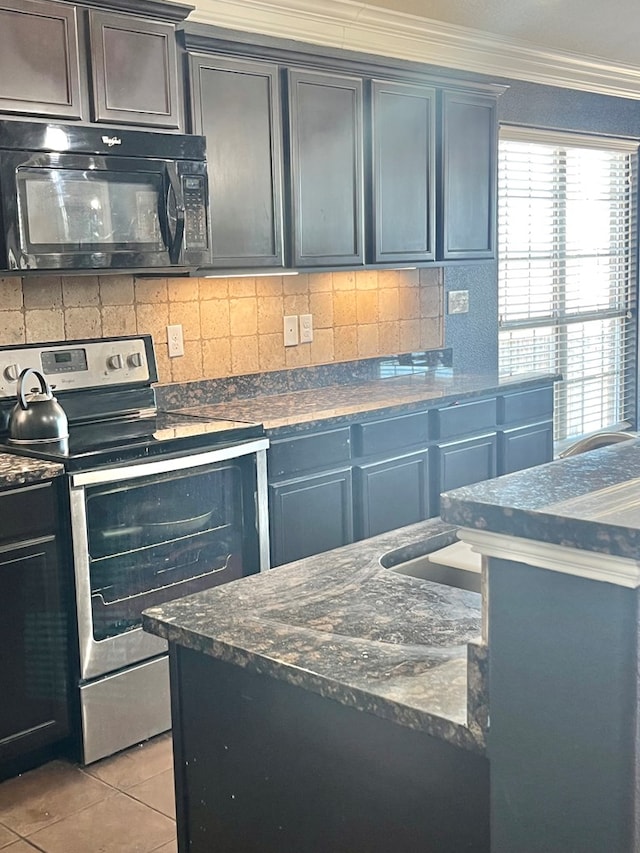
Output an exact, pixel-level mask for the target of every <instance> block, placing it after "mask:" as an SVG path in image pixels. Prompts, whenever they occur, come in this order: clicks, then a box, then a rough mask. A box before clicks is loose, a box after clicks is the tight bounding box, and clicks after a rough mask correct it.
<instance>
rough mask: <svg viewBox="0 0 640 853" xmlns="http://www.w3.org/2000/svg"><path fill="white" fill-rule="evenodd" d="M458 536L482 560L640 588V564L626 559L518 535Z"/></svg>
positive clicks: (467, 530) (478, 533)
mask: <svg viewBox="0 0 640 853" xmlns="http://www.w3.org/2000/svg"><path fill="white" fill-rule="evenodd" d="M458 537H459V538H460V539H461V540H462V541H463V542H466V543H467V544H468V545H471V549H472V550H473V551H475V552H477V553H479V554H482V555H483V556H484V557H497V558H498V559H500V560H509V561H511V562H514V563H525V564H526V565H528V566H537V567H538V568H541V569H548V570H549V571H551V572H559V573H560V574H563V575H573V576H574V577H579V578H586V579H587V580H592V581H602V582H604V583H612V584H615V585H616V586H623V587H626V588H627V589H638V588H639V587H640V562H638V560H632V559H630V558H629V557H617V556H613V555H611V554H601V553H597V552H595V551H581V550H579V549H578V548H569V547H568V546H566V545H555V544H552V543H549V542H540V541H539V540H533V539H521V538H520V537H518V536H508V535H507V534H503V533H491V532H489V531H486V530H475V529H472V528H468V527H464V528H461V529H460V530H458Z"/></svg>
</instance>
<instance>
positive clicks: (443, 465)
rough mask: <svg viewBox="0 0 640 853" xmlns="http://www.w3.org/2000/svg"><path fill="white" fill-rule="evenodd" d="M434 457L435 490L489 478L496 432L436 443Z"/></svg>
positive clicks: (493, 464)
mask: <svg viewBox="0 0 640 853" xmlns="http://www.w3.org/2000/svg"><path fill="white" fill-rule="evenodd" d="M438 459H439V464H438V473H439V480H438V493H442V492H448V491H449V490H450V489H458V488H460V487H461V486H469V485H471V483H479V482H480V481H482V480H490V479H492V478H493V477H495V476H496V474H497V436H496V433H495V432H493V433H488V434H487V435H482V436H478V437H474V438H467V439H462V440H460V441H451V442H447V443H445V444H440V445H438Z"/></svg>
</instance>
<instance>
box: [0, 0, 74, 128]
mask: <svg viewBox="0 0 640 853" xmlns="http://www.w3.org/2000/svg"><path fill="white" fill-rule="evenodd" d="M79 50H80V47H79V36H78V18H77V11H76V8H75V7H74V6H71V5H69V4H67V3H58V2H53V0H0V112H8V113H20V114H27V115H42V116H51V117H52V118H64V119H79V118H81V117H82V103H81V82H80V59H79Z"/></svg>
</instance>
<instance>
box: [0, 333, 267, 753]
mask: <svg viewBox="0 0 640 853" xmlns="http://www.w3.org/2000/svg"><path fill="white" fill-rule="evenodd" d="M27 367H33V368H35V369H36V370H38V371H40V372H42V373H43V374H44V376H45V377H46V379H47V380H48V382H49V384H50V385H51V387H52V388H53V390H54V393H55V395H56V397H57V399H58V402H59V403H60V404H61V405H62V407H63V409H64V410H65V412H66V414H67V417H68V419H69V426H70V434H69V444H68V449H64V448H60V447H58V446H56V444H55V443H52V444H50V445H47V444H37V445H33V446H24V445H22V446H20V447H15V446H11V445H9V444H7V443H6V442H7V425H8V418H9V412H10V410H11V408H12V406H13V405H14V404H15V402H16V380H17V378H18V376H19V373H20V371H21V370H23V369H24V368H27ZM156 381H157V369H156V361H155V356H154V351H153V344H152V339H151V337H150V336H148V335H139V336H136V337H120V338H108V339H100V340H95V339H94V340H79V341H66V342H58V343H47V344H27V345H20V346H12V347H3V348H0V448H1V449H2V450H3V451H4V452H11V453H20V454H23V455H27V456H32V457H35V458H40V459H48V460H52V461H57V462H60V463H62V464H63V465H64V469H65V475H64V478H65V487H66V506H65V508H64V512H65V516H66V518H65V520H66V522H67V528H68V530H69V531H70V539H71V552H72V562H73V576H74V582H75V611H76V617H77V638H78V658H79V671H78V673H77V686H78V691H79V708H80V718H81V736H82V760H83V761H84V763H87V764H88V763H90V762H93V761H96V760H98V759H99V758H103V757H104V756H106V755H110V754H112V753H114V752H116V751H118V750H120V749H123V748H125V747H126V746H130V745H131V744H134V743H138V742H139V741H141V740H144V739H146V738H148V737H151V736H152V735H154V734H158V733H159V732H161V731H165V730H167V729H169V728H170V726H171V717H170V707H169V680H168V663H167V655H166V644H165V642H164V641H162V640H160V639H159V638H157V637H154V636H151V635H149V634H146V633H144V632H143V631H142V629H141V615H140V614H141V612H142V610H144V609H145V608H146V607H150V606H152V605H154V604H158V603H160V602H163V601H167V600H169V599H173V598H179V597H182V596H184V595H187V594H189V593H192V592H198V591H201V590H203V589H206V588H208V587H211V586H215V585H218V584H220V583H224V582H227V581H231V580H233V579H235V578H239V577H242V576H244V575H248V574H252V573H255V572H258V571H262V570H265V569H267V568H268V561H269V542H268V519H267V485H266V449H267V446H268V440H267V439H266V438H265V437H264V430H263V429H262V425H261V424H249V423H243V422H238V421H224V420H210V419H207V418H199V417H197V416H187V415H184V414H179V413H172V412H166V411H159V410H158V408H157V405H156V397H155V390H154V387H153V383H155V382H156ZM34 384H37V383H34Z"/></svg>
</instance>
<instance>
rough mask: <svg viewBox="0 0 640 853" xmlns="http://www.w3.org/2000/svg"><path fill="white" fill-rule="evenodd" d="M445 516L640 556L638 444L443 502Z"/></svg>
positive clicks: (501, 480)
mask: <svg viewBox="0 0 640 853" xmlns="http://www.w3.org/2000/svg"><path fill="white" fill-rule="evenodd" d="M440 511H441V514H442V517H443V518H444V519H446V520H448V521H450V522H451V523H453V524H457V525H459V526H461V527H470V528H478V529H481V530H488V531H492V532H495V533H505V534H507V535H510V536H519V537H522V538H525V539H534V540H539V541H541V542H549V543H553V544H557V545H567V546H570V547H573V548H580V549H583V550H587V551H595V552H600V553H603V554H613V555H616V556H621V557H631V558H633V559H639V558H640V439H632V440H629V441H625V442H622V443H620V444H616V445H612V446H610V447H603V448H600V449H599V450H591V451H589V452H588V453H583V454H581V455H579V456H572V457H569V458H567V459H559V460H556V461H555V462H549V463H547V464H546V465H541V466H539V467H537V468H530V469H528V470H526V471H519V472H516V473H515V474H507V475H506V476H504V477H498V478H497V479H495V480H487V481H486V482H484V483H477V484H476V485H473V486H465V487H464V488H461V489H456V490H455V491H452V492H447V493H445V494H444V495H442V496H441V499H440Z"/></svg>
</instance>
